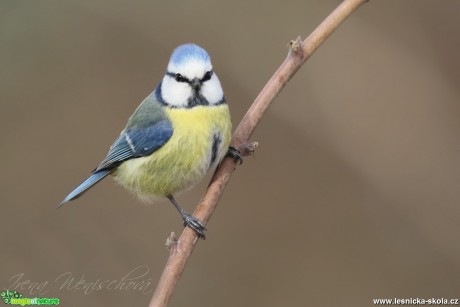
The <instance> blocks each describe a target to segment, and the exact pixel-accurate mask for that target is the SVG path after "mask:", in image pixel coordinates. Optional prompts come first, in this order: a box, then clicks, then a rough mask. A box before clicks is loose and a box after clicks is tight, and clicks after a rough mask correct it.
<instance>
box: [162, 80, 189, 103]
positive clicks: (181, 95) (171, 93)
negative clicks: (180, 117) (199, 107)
mask: <svg viewBox="0 0 460 307" xmlns="http://www.w3.org/2000/svg"><path fill="white" fill-rule="evenodd" d="M191 95H192V89H191V88H190V86H189V85H188V84H187V83H185V82H177V81H176V80H174V79H173V78H171V77H169V76H165V77H164V78H163V82H162V83H161V96H162V97H163V100H164V101H165V102H166V103H167V104H169V105H171V106H175V107H185V106H187V101H188V98H189V97H190V96H191Z"/></svg>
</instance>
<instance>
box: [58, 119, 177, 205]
mask: <svg viewBox="0 0 460 307" xmlns="http://www.w3.org/2000/svg"><path fill="white" fill-rule="evenodd" d="M136 118H137V117H136V112H135V114H134V116H133V117H132V119H130V121H135V120H136ZM172 134H173V128H172V125H171V122H170V121H169V119H168V118H166V117H163V118H162V119H159V118H155V119H154V120H153V121H152V122H150V123H143V126H139V125H135V124H134V125H131V124H130V123H128V126H127V128H126V129H125V130H123V132H122V133H121V134H120V136H119V137H118V139H116V140H115V142H114V143H113V145H112V146H111V147H110V150H109V153H108V154H107V157H106V158H105V159H104V160H103V161H102V162H101V164H99V166H98V167H97V168H96V169H95V170H94V171H93V173H92V175H91V176H90V177H89V178H87V179H86V180H85V181H83V182H82V183H81V184H80V185H79V186H78V187H76V188H75V189H74V190H73V191H72V192H71V193H70V194H69V195H67V197H66V198H65V199H64V200H63V201H62V202H61V203H60V204H59V206H58V207H61V206H62V205H63V204H64V203H66V202H68V201H71V200H74V199H76V198H78V197H80V196H81V195H82V194H83V193H84V192H86V191H87V190H88V189H89V188H91V187H92V186H94V185H95V184H96V183H98V182H99V181H101V180H102V179H104V178H105V177H106V176H107V175H109V174H110V172H111V171H112V170H113V169H114V168H116V167H117V166H118V165H120V164H121V163H122V162H123V161H126V160H128V159H133V158H139V157H145V156H149V155H151V154H152V153H153V152H155V151H156V150H157V149H158V148H160V147H161V146H163V145H164V144H166V142H167V141H168V140H169V139H170V138H171V136H172Z"/></svg>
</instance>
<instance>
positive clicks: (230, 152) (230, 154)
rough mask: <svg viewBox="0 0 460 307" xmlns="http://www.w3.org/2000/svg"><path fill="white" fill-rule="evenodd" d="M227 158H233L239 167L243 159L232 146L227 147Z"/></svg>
mask: <svg viewBox="0 0 460 307" xmlns="http://www.w3.org/2000/svg"><path fill="white" fill-rule="evenodd" d="M227 157H230V158H233V160H234V161H235V162H238V164H239V165H241V164H243V158H241V154H240V151H239V150H238V149H236V148H235V147H233V146H229V147H228V151H227Z"/></svg>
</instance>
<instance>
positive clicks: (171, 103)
mask: <svg viewBox="0 0 460 307" xmlns="http://www.w3.org/2000/svg"><path fill="white" fill-rule="evenodd" d="M231 130H232V123H231V119H230V111H229V108H228V105H227V103H226V99H225V96H224V92H223V89H222V86H221V84H220V81H219V78H218V77H217V75H216V73H215V72H214V69H213V66H212V64H211V59H210V56H209V54H208V53H207V52H206V51H205V50H204V49H203V48H202V47H200V46H198V45H196V44H193V43H188V44H183V45H180V46H178V47H177V48H175V49H174V51H173V52H172V55H171V57H170V60H169V63H168V65H167V68H166V72H165V74H164V76H163V78H162V80H161V81H160V83H159V84H158V85H157V86H156V88H155V89H154V90H153V92H152V93H151V94H149V95H148V96H147V97H146V98H145V99H144V100H143V101H142V103H141V104H140V105H139V106H138V107H137V109H136V110H135V111H134V113H133V114H132V115H131V117H130V118H129V119H128V122H127V125H126V127H125V128H124V129H123V130H122V132H121V133H120V136H119V137H118V138H117V139H116V140H115V141H114V143H113V144H112V146H111V147H110V149H109V151H108V153H107V156H106V157H105V159H104V160H102V162H101V163H100V164H99V165H98V166H97V167H96V168H95V169H94V170H93V171H92V172H91V175H90V176H89V177H88V178H87V179H86V180H85V181H83V182H82V183H81V184H80V185H78V186H77V187H76V188H75V189H74V190H73V191H72V192H70V194H68V195H67V196H66V197H65V198H64V200H63V201H62V202H61V203H60V204H59V205H58V207H61V206H62V205H64V204H65V203H67V202H69V201H72V200H75V199H77V198H78V197H80V196H81V195H82V194H83V193H85V192H86V191H87V190H89V189H90V188H92V187H93V186H94V185H95V184H97V183H98V182H100V181H101V180H102V179H104V178H105V177H107V176H109V175H111V176H113V177H114V178H115V180H116V181H117V182H119V183H120V184H121V185H122V186H124V187H125V188H127V189H128V190H129V191H132V192H133V193H134V194H135V195H137V196H138V197H139V198H140V199H142V200H147V201H151V200H156V199H158V198H164V197H166V198H167V199H169V201H170V202H171V203H172V204H173V205H174V207H175V208H176V209H177V211H179V213H180V215H181V217H182V219H183V224H184V227H187V226H188V227H190V228H192V229H193V230H194V231H195V232H196V233H197V235H198V236H199V237H200V238H202V239H205V238H206V236H205V231H206V228H205V226H204V225H203V223H202V222H201V221H199V220H198V219H197V218H195V217H194V216H192V215H190V214H188V213H187V212H186V211H185V210H184V209H183V208H182V207H181V206H180V205H179V204H178V202H177V201H176V200H175V198H174V196H173V195H175V194H177V193H179V192H181V191H184V190H188V189H190V188H191V187H192V186H193V185H194V184H196V183H197V182H198V181H200V180H201V179H202V178H203V177H204V175H205V174H206V173H207V172H208V171H210V170H212V169H214V168H215V167H216V166H217V165H218V164H219V163H220V162H221V161H222V160H223V158H224V157H225V156H227V155H229V156H231V157H233V158H234V159H235V160H238V161H240V163H241V162H242V159H241V156H240V155H239V152H238V150H237V149H236V148H234V147H231V146H229V144H230V137H231Z"/></svg>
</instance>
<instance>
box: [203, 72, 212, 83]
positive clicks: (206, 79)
mask: <svg viewBox="0 0 460 307" xmlns="http://www.w3.org/2000/svg"><path fill="white" fill-rule="evenodd" d="M213 73H214V72H213V71H212V70H209V71H207V72H206V73H205V74H204V76H203V79H201V81H202V82H205V81H208V80H211V77H212V74H213Z"/></svg>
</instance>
